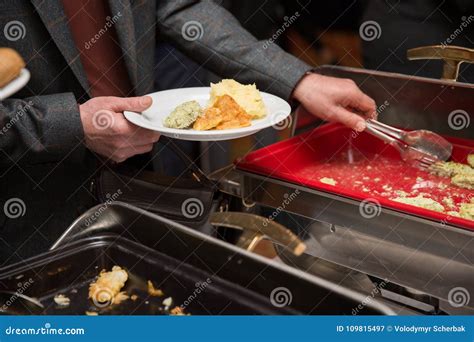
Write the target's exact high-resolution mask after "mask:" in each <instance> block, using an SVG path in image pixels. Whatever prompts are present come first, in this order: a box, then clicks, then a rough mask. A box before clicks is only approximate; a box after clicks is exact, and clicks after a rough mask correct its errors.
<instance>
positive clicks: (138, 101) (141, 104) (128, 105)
mask: <svg viewBox="0 0 474 342" xmlns="http://www.w3.org/2000/svg"><path fill="white" fill-rule="evenodd" d="M111 101H112V103H111V104H110V105H111V109H112V110H114V111H117V112H123V111H124V110H129V111H132V112H143V111H144V110H145V109H147V108H149V107H150V106H151V104H152V103H153V100H152V99H151V97H150V96H136V97H112V98H111Z"/></svg>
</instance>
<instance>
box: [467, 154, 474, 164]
mask: <svg viewBox="0 0 474 342" xmlns="http://www.w3.org/2000/svg"><path fill="white" fill-rule="evenodd" d="M467 163H468V164H469V165H471V167H474V154H470V155H468V156H467Z"/></svg>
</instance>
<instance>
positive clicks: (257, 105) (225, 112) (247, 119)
mask: <svg viewBox="0 0 474 342" xmlns="http://www.w3.org/2000/svg"><path fill="white" fill-rule="evenodd" d="M265 115H266V108H265V105H264V103H263V100H262V96H261V95H260V92H259V91H258V89H257V87H256V86H255V84H248V85H243V84H240V83H239V82H236V81H234V80H222V81H221V82H219V83H216V84H213V83H211V94H210V99H209V103H208V107H207V108H205V109H204V110H203V109H202V108H201V106H200V105H199V103H198V102H196V101H188V102H184V103H182V104H180V105H179V106H177V107H176V108H175V109H174V110H173V111H172V112H171V113H170V114H169V115H168V116H167V117H166V119H165V120H164V122H163V125H164V126H165V127H168V128H177V129H186V128H191V126H192V128H193V129H195V130H198V131H205V130H210V129H217V130H224V129H232V128H242V127H247V126H250V125H251V124H252V122H251V121H252V120H253V119H260V118H263V117H264V116H265Z"/></svg>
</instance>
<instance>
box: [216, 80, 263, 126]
mask: <svg viewBox="0 0 474 342" xmlns="http://www.w3.org/2000/svg"><path fill="white" fill-rule="evenodd" d="M223 95H229V96H231V97H232V98H233V99H234V100H235V101H236V102H237V103H238V104H239V106H241V107H242V108H243V109H244V110H245V111H246V112H247V114H248V115H250V117H251V118H252V119H261V118H263V117H265V116H266V115H267V110H266V108H265V104H264V103H263V99H262V96H261V95H260V92H259V91H258V89H257V87H256V86H255V84H246V85H244V84H241V83H239V82H237V81H235V80H231V79H227V80H222V81H220V82H219V83H211V94H210V96H211V98H210V100H209V107H213V106H214V105H215V103H216V102H217V101H218V99H219V98H220V97H221V96H223Z"/></svg>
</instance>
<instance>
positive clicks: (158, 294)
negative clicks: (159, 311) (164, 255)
mask: <svg viewBox="0 0 474 342" xmlns="http://www.w3.org/2000/svg"><path fill="white" fill-rule="evenodd" d="M147 290H148V294H149V295H150V296H154V297H161V296H163V294H164V293H163V291H161V290H160V289H156V288H155V286H153V283H152V281H151V280H148V282H147Z"/></svg>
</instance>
